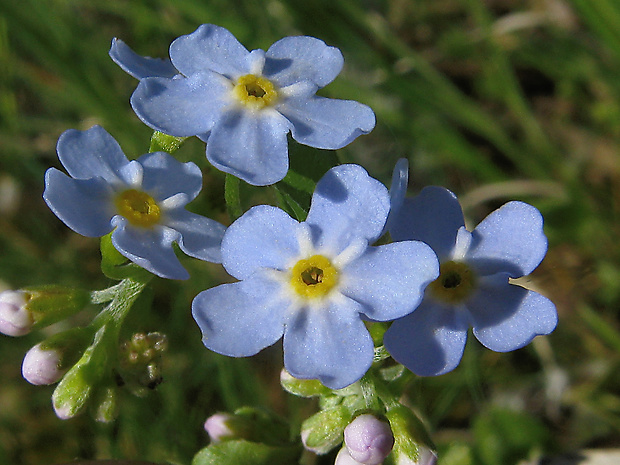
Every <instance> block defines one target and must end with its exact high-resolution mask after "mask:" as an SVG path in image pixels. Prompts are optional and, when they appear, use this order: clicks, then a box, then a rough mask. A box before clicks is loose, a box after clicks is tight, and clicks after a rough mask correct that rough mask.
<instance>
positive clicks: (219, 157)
mask: <svg viewBox="0 0 620 465" xmlns="http://www.w3.org/2000/svg"><path fill="white" fill-rule="evenodd" d="M288 130H289V129H288V122H287V121H286V120H285V119H284V118H282V116H281V115H280V114H278V113H277V112H275V111H269V110H260V111H256V112H254V111H245V110H244V109H241V108H238V109H233V110H230V111H227V112H226V113H224V115H223V116H222V118H221V119H220V120H219V121H218V122H217V123H216V125H215V126H214V127H213V130H212V131H211V135H210V136H209V141H208V142H207V158H208V159H209V161H210V162H211V163H212V164H213V166H215V167H216V168H217V169H219V170H221V171H224V172H225V173H230V174H232V175H234V176H237V177H238V178H241V179H243V180H244V181H246V182H248V183H249V184H253V185H255V186H266V185H269V184H274V183H276V182H278V181H280V180H281V179H282V178H284V176H286V173H287V171H288V145H287V140H286V134H287V132H288Z"/></svg>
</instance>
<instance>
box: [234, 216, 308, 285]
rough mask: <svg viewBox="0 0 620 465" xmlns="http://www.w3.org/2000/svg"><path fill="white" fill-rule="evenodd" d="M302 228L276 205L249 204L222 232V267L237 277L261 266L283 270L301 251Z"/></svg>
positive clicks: (244, 275)
mask: <svg viewBox="0 0 620 465" xmlns="http://www.w3.org/2000/svg"><path fill="white" fill-rule="evenodd" d="M301 228H302V227H301V226H300V224H299V222H297V221H296V220H294V219H293V218H291V217H290V216H289V215H288V214H286V213H285V212H284V211H283V210H280V209H279V208H276V207H272V206H269V205H258V206H256V207H252V208H251V209H250V210H248V211H247V212H246V213H245V214H244V215H243V216H241V217H240V218H239V219H238V220H237V221H235V222H234V223H233V224H231V225H230V226H229V228H228V229H227V231H226V234H225V235H224V240H223V242H222V255H223V265H224V268H226V271H228V273H229V274H230V275H231V276H234V277H235V278H237V279H246V278H247V277H249V276H250V275H252V274H253V273H254V272H255V271H257V270H260V269H263V268H268V269H275V270H281V271H283V270H286V269H287V268H288V267H289V266H290V263H291V261H292V260H295V259H296V257H298V256H299V254H300V249H299V234H300V233H301V232H302V231H301Z"/></svg>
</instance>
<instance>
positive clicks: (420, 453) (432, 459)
mask: <svg viewBox="0 0 620 465" xmlns="http://www.w3.org/2000/svg"><path fill="white" fill-rule="evenodd" d="M386 416H387V418H388V420H389V421H390V426H391V427H392V432H393V434H394V438H395V444H394V452H393V453H392V456H393V457H394V463H395V464H397V465H434V464H435V463H436V462H437V455H436V454H435V452H434V450H433V449H434V446H433V443H432V441H431V439H430V437H429V435H428V433H427V431H426V428H425V427H424V425H423V424H422V422H421V421H420V419H419V418H418V417H417V416H416V415H415V414H414V413H413V412H412V411H411V410H410V409H409V408H407V407H405V406H404V405H398V406H395V407H392V408H390V409H388V411H387V412H386Z"/></svg>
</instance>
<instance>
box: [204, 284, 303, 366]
mask: <svg viewBox="0 0 620 465" xmlns="http://www.w3.org/2000/svg"><path fill="white" fill-rule="evenodd" d="M279 291H280V288H279V284H278V283H276V282H275V281H271V280H268V279H263V278H262V277H260V276H257V277H254V278H250V279H248V280H245V281H240V282H236V283H232V284H222V285H220V286H217V287H214V288H211V289H207V290H206V291H203V292H201V293H200V294H198V295H197V296H196V298H195V299H194V301H193V302H192V314H193V316H194V319H195V320H196V323H198V326H199V327H200V330H201V331H202V335H203V339H202V340H203V343H204V345H205V346H206V347H207V348H208V349H211V350H213V351H214V352H217V353H219V354H223V355H228V356H230V357H248V356H250V355H254V354H256V353H258V352H259V351H260V350H262V349H264V348H265V347H268V346H270V345H272V344H274V343H275V342H276V341H277V340H278V339H280V338H281V337H282V333H283V331H284V313H285V312H286V310H287V309H288V307H289V306H290V305H291V303H290V302H289V301H287V300H286V299H283V298H282V297H281V294H280V292H279Z"/></svg>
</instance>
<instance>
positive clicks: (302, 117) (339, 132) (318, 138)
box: [278, 96, 375, 150]
mask: <svg viewBox="0 0 620 465" xmlns="http://www.w3.org/2000/svg"><path fill="white" fill-rule="evenodd" d="M278 111H279V112H280V113H282V114H283V115H284V116H286V118H287V119H288V120H289V121H290V122H291V123H292V128H291V134H292V136H293V139H295V140H296V141H297V142H299V143H301V144H305V145H309V146H310V147H316V148H319V149H330V150H335V149H339V148H341V147H344V146H345V145H348V144H350V143H351V142H353V140H354V139H356V138H357V137H358V136H360V135H362V134H367V133H369V132H370V131H372V129H373V128H374V127H375V114H374V112H373V111H372V109H371V108H370V107H369V106H367V105H364V104H362V103H359V102H355V101H353V100H337V99H331V98H325V97H317V96H314V97H312V98H290V99H287V100H286V101H285V102H284V103H283V104H282V105H279V106H278Z"/></svg>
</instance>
